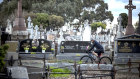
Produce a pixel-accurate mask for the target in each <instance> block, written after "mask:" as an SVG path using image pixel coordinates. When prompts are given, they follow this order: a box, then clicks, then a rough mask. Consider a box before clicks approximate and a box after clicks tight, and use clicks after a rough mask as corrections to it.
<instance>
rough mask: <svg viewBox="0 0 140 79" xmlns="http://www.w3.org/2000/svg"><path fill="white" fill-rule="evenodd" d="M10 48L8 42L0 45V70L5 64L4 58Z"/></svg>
mask: <svg viewBox="0 0 140 79" xmlns="http://www.w3.org/2000/svg"><path fill="white" fill-rule="evenodd" d="M8 48H9V45H8V44H4V45H3V46H0V71H1V70H2V68H3V67H4V65H5V62H4V58H5V54H6V51H7V50H8Z"/></svg>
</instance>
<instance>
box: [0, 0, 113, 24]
mask: <svg viewBox="0 0 140 79" xmlns="http://www.w3.org/2000/svg"><path fill="white" fill-rule="evenodd" d="M0 6H1V7H0V13H1V15H0V18H4V19H2V20H0V23H3V21H5V20H6V19H7V18H8V16H10V15H11V14H12V13H14V12H15V10H16V9H17V0H9V1H7V0H4V1H3V2H2V3H1V4H0ZM23 10H24V11H27V12H33V13H47V14H49V15H57V16H61V17H63V18H64V22H72V21H73V20H74V19H78V20H79V22H80V23H83V22H84V21H85V20H89V22H90V23H92V22H98V21H100V22H104V21H105V20H108V21H112V20H113V18H114V17H113V15H112V13H111V11H108V5H107V3H104V0H23Z"/></svg>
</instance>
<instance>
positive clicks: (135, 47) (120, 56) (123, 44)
mask: <svg viewBox="0 0 140 79" xmlns="http://www.w3.org/2000/svg"><path fill="white" fill-rule="evenodd" d="M114 44H115V49H114V51H115V62H116V63H123V64H124V63H125V64H126V63H127V62H128V59H129V58H131V59H132V60H140V50H139V49H140V36H139V35H130V36H126V37H122V38H118V39H116V40H115V43H114Z"/></svg>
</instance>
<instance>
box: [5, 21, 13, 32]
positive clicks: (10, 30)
mask: <svg viewBox="0 0 140 79" xmlns="http://www.w3.org/2000/svg"><path fill="white" fill-rule="evenodd" d="M6 32H7V33H9V34H12V25H11V21H10V20H9V19H8V20H7V27H6Z"/></svg>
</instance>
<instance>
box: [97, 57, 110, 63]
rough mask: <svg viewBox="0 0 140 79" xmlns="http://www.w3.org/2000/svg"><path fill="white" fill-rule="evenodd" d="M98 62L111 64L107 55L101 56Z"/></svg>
mask: <svg viewBox="0 0 140 79" xmlns="http://www.w3.org/2000/svg"><path fill="white" fill-rule="evenodd" d="M99 63H100V64H112V60H111V59H110V58H109V57H106V56H105V57H101V58H100V61H99Z"/></svg>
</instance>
